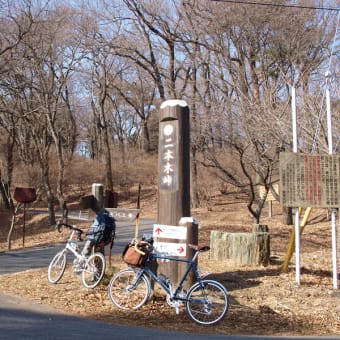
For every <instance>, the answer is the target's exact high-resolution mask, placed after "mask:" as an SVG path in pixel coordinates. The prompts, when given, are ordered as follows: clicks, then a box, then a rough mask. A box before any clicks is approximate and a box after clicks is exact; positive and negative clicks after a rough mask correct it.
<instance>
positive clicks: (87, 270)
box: [81, 253, 106, 289]
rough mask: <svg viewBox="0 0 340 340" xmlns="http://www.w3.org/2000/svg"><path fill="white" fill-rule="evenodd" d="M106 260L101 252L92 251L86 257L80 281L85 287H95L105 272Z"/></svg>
mask: <svg viewBox="0 0 340 340" xmlns="http://www.w3.org/2000/svg"><path fill="white" fill-rule="evenodd" d="M105 269H106V262H105V257H104V255H103V254H102V253H93V254H91V255H90V256H89V257H88V258H87V259H86V263H85V267H84V269H83V270H82V273H81V281H82V284H83V286H84V287H85V288H90V289H92V288H94V287H96V286H97V285H98V284H99V283H100V281H101V279H102V278H103V276H104V274H105Z"/></svg>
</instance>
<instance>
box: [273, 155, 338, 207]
mask: <svg viewBox="0 0 340 340" xmlns="http://www.w3.org/2000/svg"><path fill="white" fill-rule="evenodd" d="M339 169H340V155H327V154H303V153H293V152H283V153H281V154H280V202H281V204H282V205H283V206H286V207H317V208H338V207H339V206H340V170H339Z"/></svg>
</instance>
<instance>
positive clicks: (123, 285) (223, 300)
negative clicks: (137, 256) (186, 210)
mask: <svg viewBox="0 0 340 340" xmlns="http://www.w3.org/2000/svg"><path fill="white" fill-rule="evenodd" d="M188 247H190V248H192V249H194V250H195V253H194V256H193V258H192V259H191V260H188V259H179V258H175V257H169V256H163V255H158V254H156V253H154V252H152V249H153V247H152V240H149V242H148V241H139V242H136V244H135V250H136V252H139V253H141V254H142V256H144V257H145V260H144V261H140V262H139V263H140V266H138V267H137V266H130V267H129V268H127V269H123V270H121V271H119V272H117V273H116V274H115V275H114V276H113V277H112V278H111V281H110V283H109V288H108V289H109V296H110V299H111V301H112V303H113V304H114V305H115V306H116V307H118V308H121V309H132V310H136V309H138V308H140V307H142V306H143V305H144V304H145V303H146V302H147V301H148V299H149V297H150V296H151V292H152V289H151V281H150V280H153V281H154V282H156V283H157V284H158V285H159V286H160V287H161V288H162V289H163V290H164V291H165V292H166V301H167V303H168V304H169V305H170V306H171V307H174V308H175V309H176V314H179V309H180V307H181V306H183V305H185V306H186V312H187V313H188V315H189V317H190V318H191V319H192V320H193V321H194V322H197V323H198V324H201V325H212V324H215V323H217V322H219V321H221V320H222V319H223V318H224V317H225V315H226V314H227V311H228V307H229V296H228V292H227V290H226V289H225V287H224V286H223V285H222V284H221V283H219V282H217V281H214V280H210V279H204V278H202V277H201V276H200V275H199V270H198V268H197V263H196V259H197V257H198V255H199V253H202V252H205V251H208V250H210V247H208V246H200V245H192V244H189V245H188ZM157 259H159V260H165V261H179V262H186V263H187V264H188V267H187V269H186V271H185V273H184V274H183V277H182V278H181V280H180V282H179V284H178V286H177V287H174V286H173V283H172V282H171V281H170V279H168V278H167V277H165V276H164V275H162V274H159V275H158V276H157V275H156V273H155V272H154V269H153V268H154V266H153V265H152V264H153V263H154V261H155V260H157ZM191 270H192V271H193V272H194V276H195V279H196V283H194V284H193V285H192V286H191V287H190V288H189V289H188V291H186V290H185V289H184V288H183V285H184V282H185V280H186V278H187V276H188V274H189V272H190V271H191Z"/></svg>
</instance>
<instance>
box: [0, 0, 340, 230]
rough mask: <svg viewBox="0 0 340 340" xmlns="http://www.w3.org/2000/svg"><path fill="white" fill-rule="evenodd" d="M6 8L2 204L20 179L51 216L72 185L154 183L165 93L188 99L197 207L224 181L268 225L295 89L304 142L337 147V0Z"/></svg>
mask: <svg viewBox="0 0 340 340" xmlns="http://www.w3.org/2000/svg"><path fill="white" fill-rule="evenodd" d="M245 2H246V1H245ZM266 4H267V5H266ZM0 7H1V12H0V20H1V25H0V93H1V96H0V101H1V103H0V130H1V134H0V147H1V154H0V171H1V172H0V179H1V185H0V190H1V197H2V202H3V205H4V206H5V207H7V208H10V207H11V206H13V200H12V193H13V188H14V187H27V186H29V187H34V188H36V189H37V192H38V199H39V200H43V201H44V202H46V205H47V206H48V209H49V215H50V222H51V224H53V223H54V222H55V209H56V206H59V207H60V208H63V209H66V208H67V201H66V199H65V192H71V191H72V186H75V185H76V186H77V187H80V188H81V187H82V186H83V185H88V184H89V183H93V182H100V183H103V184H104V187H105V190H109V191H114V190H117V191H118V189H120V188H124V187H131V186H133V185H136V184H140V185H142V186H149V185H157V177H158V175H157V148H158V124H159V121H158V113H159V107H160V104H161V103H162V102H163V101H165V100H167V99H173V98H177V99H184V100H185V101H186V102H187V103H188V106H189V108H190V124H191V127H190V128H191V131H190V133H191V135H190V140H191V164H190V167H191V188H190V190H191V205H192V207H193V208H195V207H199V206H200V205H202V204H204V202H206V201H207V200H209V197H211V195H213V193H214V192H215V191H216V190H219V191H220V192H222V193H230V192H237V193H239V194H240V197H242V198H243V199H244V200H246V202H247V211H246V212H245V213H248V214H250V216H251V217H252V218H253V219H254V221H255V222H256V223H259V222H260V220H261V214H262V209H263V205H264V202H265V198H266V195H267V194H268V193H269V192H271V193H272V194H273V195H274V197H276V198H278V192H277V190H276V187H275V186H274V184H275V183H277V181H278V165H279V154H280V152H282V151H290V150H291V144H292V132H291V130H292V128H291V87H292V86H294V87H295V89H296V93H297V110H298V132H299V139H298V141H299V144H298V149H299V151H301V152H306V153H314V152H317V153H325V152H327V151H328V138H327V124H326V115H325V96H324V93H325V91H324V90H325V87H326V86H329V89H330V91H331V93H332V100H331V104H332V111H333V140H334V141H335V143H334V150H335V151H338V150H339V147H340V145H339V140H340V138H339V136H340V118H339V117H340V115H339V95H338V94H339V87H338V86H337V84H338V80H339V72H338V70H339V58H338V57H339V37H338V36H337V34H336V31H337V27H338V26H337V25H338V23H339V15H338V13H339V8H337V9H336V7H335V6H334V1H317V0H315V1H314V0H308V1H302V0H301V1H294V2H291V1H287V0H280V1H275V4H274V3H273V2H272V1H267V0H265V1H261V2H259V4H258V5H256V4H254V1H253V2H252V3H251V4H245V3H243V2H242V1H240V2H239V3H237V2H234V3H228V2H227V1H226V2H224V1H203V0H186V1H178V0H169V1H153V0H144V1H137V0H117V1H106V0H99V1H74V2H66V1H65V2H63V1H52V0H51V1H34V0H20V1H15V2H10V1H5V0H1V6H0ZM326 71H328V72H329V76H328V77H325V72H326ZM259 185H261V186H262V187H263V188H264V196H262V197H259V195H258V190H257V189H258V186H259ZM288 217H289V215H288ZM288 220H289V218H288ZM288 222H289V221H288Z"/></svg>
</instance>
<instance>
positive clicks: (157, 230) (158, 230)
mask: <svg viewBox="0 0 340 340" xmlns="http://www.w3.org/2000/svg"><path fill="white" fill-rule="evenodd" d="M162 231H163V230H162V229H161V228H160V227H158V228H157V229H156V230H155V233H157V234H158V236H159V234H160V233H161V232H162Z"/></svg>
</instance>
